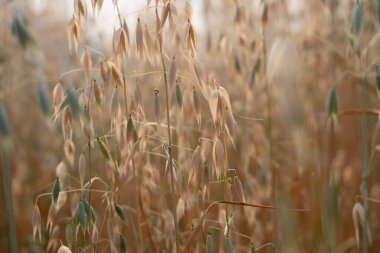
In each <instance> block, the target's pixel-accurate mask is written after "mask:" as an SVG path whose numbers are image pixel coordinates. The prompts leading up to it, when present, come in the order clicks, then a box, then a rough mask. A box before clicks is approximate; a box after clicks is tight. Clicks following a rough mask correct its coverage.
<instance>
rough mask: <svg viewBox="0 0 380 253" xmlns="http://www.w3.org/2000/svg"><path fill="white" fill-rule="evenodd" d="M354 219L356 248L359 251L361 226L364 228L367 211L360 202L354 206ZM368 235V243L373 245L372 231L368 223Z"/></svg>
mask: <svg viewBox="0 0 380 253" xmlns="http://www.w3.org/2000/svg"><path fill="white" fill-rule="evenodd" d="M352 219H353V220H354V227H355V239H356V246H357V248H358V249H359V245H360V235H359V224H360V225H361V226H362V227H363V224H364V222H365V210H364V207H363V206H362V204H360V203H359V202H356V203H355V205H354V208H353V209H352ZM366 233H367V237H368V242H369V244H370V245H371V244H372V236H371V230H370V228H369V224H368V222H367V231H366Z"/></svg>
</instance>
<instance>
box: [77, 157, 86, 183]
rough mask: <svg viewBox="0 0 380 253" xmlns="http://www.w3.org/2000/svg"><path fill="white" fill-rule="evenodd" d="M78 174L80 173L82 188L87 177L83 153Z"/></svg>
mask: <svg viewBox="0 0 380 253" xmlns="http://www.w3.org/2000/svg"><path fill="white" fill-rule="evenodd" d="M78 172H79V181H80V185H81V187H83V183H84V178H85V176H86V159H85V158H84V154H83V153H82V154H81V155H80V156H79V162H78Z"/></svg>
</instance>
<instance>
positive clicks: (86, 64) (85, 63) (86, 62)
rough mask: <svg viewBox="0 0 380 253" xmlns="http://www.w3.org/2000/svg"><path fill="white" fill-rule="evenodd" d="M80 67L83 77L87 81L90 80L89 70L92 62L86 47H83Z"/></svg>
mask: <svg viewBox="0 0 380 253" xmlns="http://www.w3.org/2000/svg"><path fill="white" fill-rule="evenodd" d="M81 63H82V67H83V69H84V75H85V77H86V80H89V78H90V70H91V68H92V60H91V56H90V54H89V53H88V46H87V45H85V46H84V49H83V54H82V58H81Z"/></svg>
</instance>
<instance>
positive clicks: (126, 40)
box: [120, 20, 130, 55]
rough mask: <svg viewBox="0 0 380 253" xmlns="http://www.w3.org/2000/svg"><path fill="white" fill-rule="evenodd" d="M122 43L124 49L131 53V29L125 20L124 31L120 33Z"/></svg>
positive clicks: (125, 51)
mask: <svg viewBox="0 0 380 253" xmlns="http://www.w3.org/2000/svg"><path fill="white" fill-rule="evenodd" d="M120 43H121V45H122V48H123V51H124V53H125V54H126V55H128V54H129V49H130V41H129V29H128V26H127V22H125V20H124V22H123V28H122V32H121V34H120Z"/></svg>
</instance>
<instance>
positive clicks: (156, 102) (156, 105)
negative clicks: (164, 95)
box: [154, 89, 160, 127]
mask: <svg viewBox="0 0 380 253" xmlns="http://www.w3.org/2000/svg"><path fill="white" fill-rule="evenodd" d="M159 92H160V91H159V90H158V89H154V117H155V120H156V122H157V127H159V124H160V95H159Z"/></svg>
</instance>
